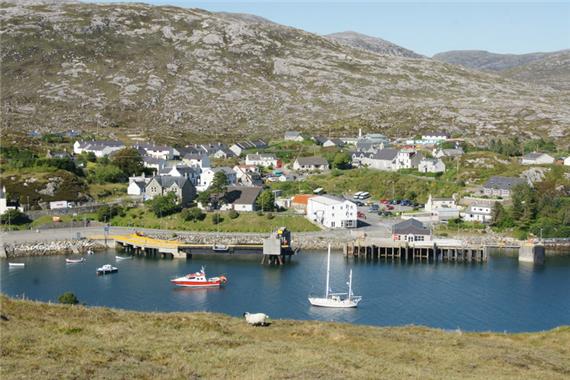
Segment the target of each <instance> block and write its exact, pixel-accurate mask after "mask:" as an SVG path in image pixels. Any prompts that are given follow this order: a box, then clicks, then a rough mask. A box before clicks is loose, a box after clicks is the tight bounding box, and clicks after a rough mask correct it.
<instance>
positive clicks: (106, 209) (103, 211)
mask: <svg viewBox="0 0 570 380" xmlns="http://www.w3.org/2000/svg"><path fill="white" fill-rule="evenodd" d="M124 213H125V211H124V210H123V208H122V207H121V206H119V205H104V206H102V207H100V208H99V209H98V210H97V220H98V221H100V222H109V221H110V220H111V219H113V218H114V217H115V216H117V215H124Z"/></svg>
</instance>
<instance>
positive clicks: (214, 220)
mask: <svg viewBox="0 0 570 380" xmlns="http://www.w3.org/2000/svg"><path fill="white" fill-rule="evenodd" d="M223 221H224V218H222V216H221V215H220V214H218V213H215V214H212V224H219V223H222V222H223Z"/></svg>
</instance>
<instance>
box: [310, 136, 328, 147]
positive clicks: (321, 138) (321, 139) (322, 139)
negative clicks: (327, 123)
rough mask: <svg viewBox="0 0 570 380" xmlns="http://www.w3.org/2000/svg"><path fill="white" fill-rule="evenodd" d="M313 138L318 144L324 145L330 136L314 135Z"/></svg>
mask: <svg viewBox="0 0 570 380" xmlns="http://www.w3.org/2000/svg"><path fill="white" fill-rule="evenodd" d="M311 140H313V141H314V142H315V144H317V145H323V144H324V143H325V142H326V141H327V140H328V138H327V137H324V136H313V137H312V138H311Z"/></svg>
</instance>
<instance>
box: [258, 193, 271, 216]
mask: <svg viewBox="0 0 570 380" xmlns="http://www.w3.org/2000/svg"><path fill="white" fill-rule="evenodd" d="M256 205H257V208H258V209H261V210H263V211H273V210H275V194H273V192H272V191H271V190H263V191H262V192H261V194H259V196H258V197H257V200H256Z"/></svg>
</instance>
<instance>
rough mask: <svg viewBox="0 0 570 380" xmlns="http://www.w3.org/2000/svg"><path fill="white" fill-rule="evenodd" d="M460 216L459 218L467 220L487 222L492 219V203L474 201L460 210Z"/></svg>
mask: <svg viewBox="0 0 570 380" xmlns="http://www.w3.org/2000/svg"><path fill="white" fill-rule="evenodd" d="M460 216H461V219H463V220H465V221H468V222H480V223H489V222H491V220H493V205H492V204H483V203H480V204H477V203H474V204H472V205H470V206H469V207H468V208H467V210H465V211H462V212H461V214H460Z"/></svg>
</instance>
